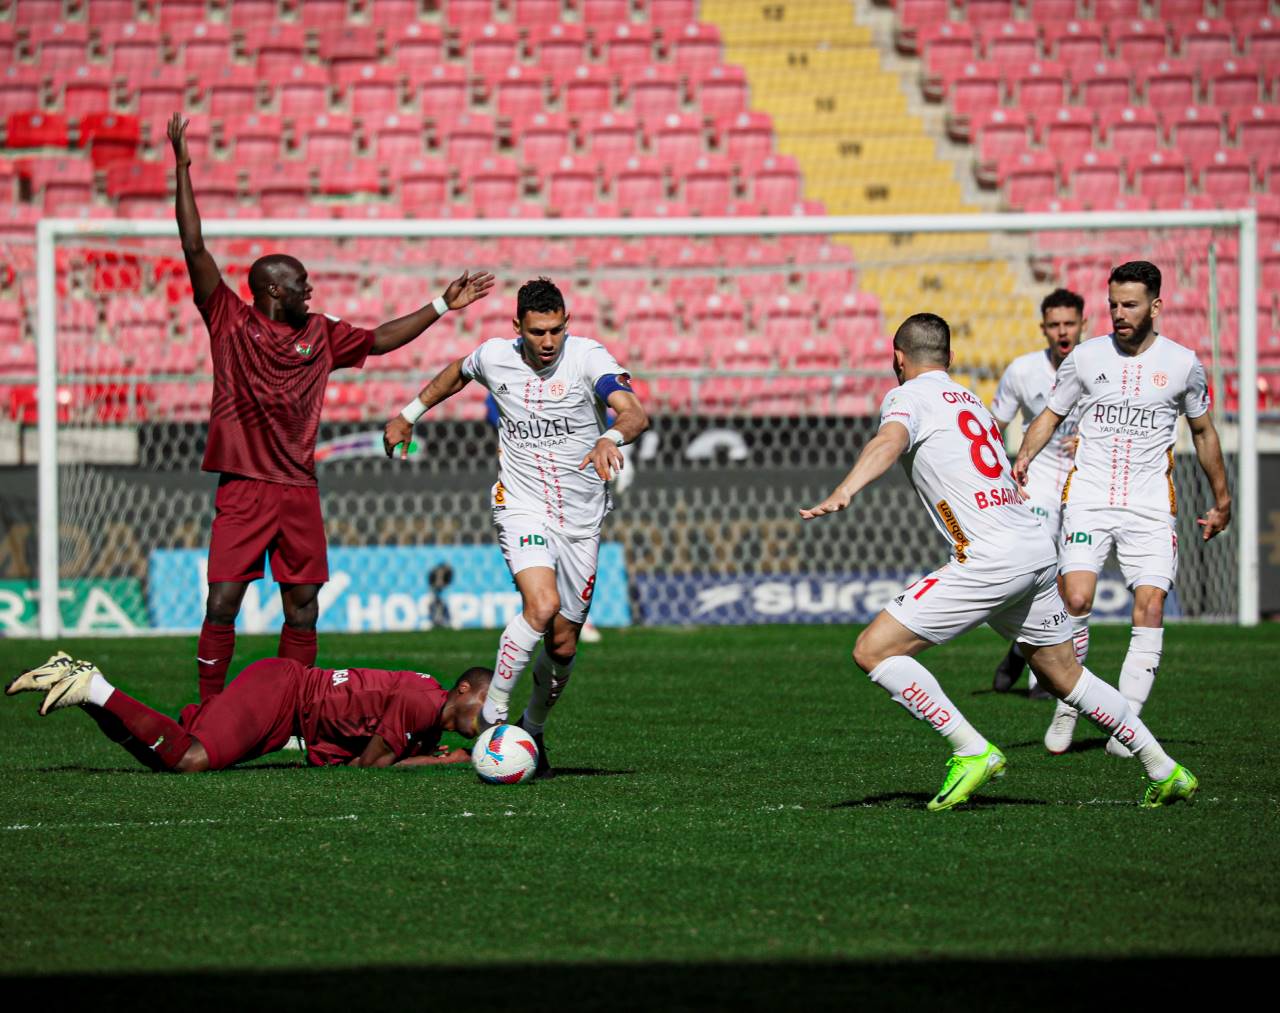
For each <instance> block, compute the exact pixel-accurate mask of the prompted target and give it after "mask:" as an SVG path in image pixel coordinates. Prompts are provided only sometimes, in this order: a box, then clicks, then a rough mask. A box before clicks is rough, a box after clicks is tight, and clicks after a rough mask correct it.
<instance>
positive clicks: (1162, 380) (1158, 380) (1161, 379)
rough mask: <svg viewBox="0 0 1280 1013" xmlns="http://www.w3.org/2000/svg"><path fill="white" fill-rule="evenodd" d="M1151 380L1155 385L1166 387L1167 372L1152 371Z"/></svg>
mask: <svg viewBox="0 0 1280 1013" xmlns="http://www.w3.org/2000/svg"><path fill="white" fill-rule="evenodd" d="M1151 382H1152V383H1154V384H1155V385H1156V386H1157V387H1167V386H1169V374H1168V373H1153V374H1152V375H1151Z"/></svg>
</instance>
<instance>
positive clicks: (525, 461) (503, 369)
mask: <svg viewBox="0 0 1280 1013" xmlns="http://www.w3.org/2000/svg"><path fill="white" fill-rule="evenodd" d="M619 374H624V370H623V369H622V367H621V366H619V365H618V363H617V360H616V359H614V357H613V356H612V355H610V354H609V352H608V350H607V349H606V348H605V347H604V346H603V345H602V344H600V343H599V342H598V341H592V340H591V339H590V338H582V337H578V336H577V335H575V334H571V335H566V336H565V339H564V347H563V348H562V349H561V351H560V357H559V358H558V359H556V361H555V362H554V363H553V364H552V365H550V366H548V367H547V368H546V369H542V370H535V369H533V367H531V366H530V365H529V364H528V363H527V362H525V360H524V358H523V356H521V354H520V339H518V338H490V339H489V340H488V341H486V342H484V343H483V344H482V345H480V347H478V348H477V349H476V350H475V351H473V352H472V353H471V354H470V355H468V356H467V357H466V359H464V360H463V363H462V375H463V376H465V377H466V378H467V379H469V380H475V381H476V382H478V383H480V384H483V385H484V386H485V387H487V388H488V389H489V392H490V393H491V394H493V399H494V401H496V402H497V404H498V417H499V420H498V442H499V446H500V447H501V448H502V461H501V465H500V467H499V475H498V485H497V486H496V487H495V490H494V508H495V509H505V510H510V511H513V512H519V513H528V514H534V515H536V516H538V517H541V518H543V519H544V520H545V522H546V523H547V524H548V525H549V526H551V527H553V528H554V529H556V530H558V531H560V532H562V533H563V534H565V535H568V536H569V537H570V538H587V537H590V536H592V535H595V534H597V533H598V532H599V530H600V522H601V521H603V520H604V516H605V514H606V513H608V511H609V509H610V508H611V506H612V503H611V501H610V498H609V489H608V486H607V484H606V483H604V482H602V481H601V480H600V476H599V475H597V474H596V472H595V469H594V468H593V467H591V465H587V467H586V468H582V469H579V467H578V465H579V464H581V463H582V459H583V458H584V457H585V456H586V455H587V454H588V453H589V452H590V450H591V448H592V447H594V446H595V444H596V441H597V440H598V439H599V438H600V434H601V433H603V432H604V431H605V406H604V404H603V403H602V402H601V401H600V399H599V398H598V397H597V396H596V390H595V387H596V382H597V381H598V380H600V379H601V378H602V377H604V376H609V375H614V376H617V375H619Z"/></svg>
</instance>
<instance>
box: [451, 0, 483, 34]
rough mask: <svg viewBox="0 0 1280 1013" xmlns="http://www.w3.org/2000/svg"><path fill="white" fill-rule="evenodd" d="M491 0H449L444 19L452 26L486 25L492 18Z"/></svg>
mask: <svg viewBox="0 0 1280 1013" xmlns="http://www.w3.org/2000/svg"><path fill="white" fill-rule="evenodd" d="M493 13H494V12H493V0H449V3H448V4H447V5H446V7H445V20H446V21H447V22H448V24H449V25H450V26H451V27H453V28H458V27H461V26H476V25H486V24H488V23H489V22H491V21H492V20H493Z"/></svg>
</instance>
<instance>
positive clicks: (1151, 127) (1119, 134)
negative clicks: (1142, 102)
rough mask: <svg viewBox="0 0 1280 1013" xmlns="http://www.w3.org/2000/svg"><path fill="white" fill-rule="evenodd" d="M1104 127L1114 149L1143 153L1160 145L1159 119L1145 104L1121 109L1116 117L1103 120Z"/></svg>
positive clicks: (1108, 140)
mask: <svg viewBox="0 0 1280 1013" xmlns="http://www.w3.org/2000/svg"><path fill="white" fill-rule="evenodd" d="M1102 127H1103V130H1104V135H1103V136H1104V139H1105V140H1106V142H1107V143H1108V144H1109V145H1110V146H1111V148H1112V150H1113V151H1118V152H1121V153H1125V154H1128V153H1131V152H1132V153H1142V152H1146V151H1150V150H1151V149H1153V148H1158V147H1159V146H1160V127H1159V120H1158V118H1157V117H1156V114H1155V111H1154V110H1152V109H1148V108H1146V107H1145V106H1136V107H1129V108H1125V109H1121V110H1120V111H1119V112H1118V113H1117V114H1116V115H1115V117H1114V118H1107V119H1105V120H1103V121H1102Z"/></svg>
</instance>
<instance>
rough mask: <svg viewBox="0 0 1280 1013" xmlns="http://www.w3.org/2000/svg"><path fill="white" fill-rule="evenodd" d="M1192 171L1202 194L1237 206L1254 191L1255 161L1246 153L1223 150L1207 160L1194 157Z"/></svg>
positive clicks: (1214, 153)
mask: <svg viewBox="0 0 1280 1013" xmlns="http://www.w3.org/2000/svg"><path fill="white" fill-rule="evenodd" d="M1191 171H1192V174H1193V175H1194V176H1196V177H1197V178H1198V181H1199V185H1200V189H1201V191H1202V192H1204V193H1207V194H1212V195H1213V196H1214V197H1216V198H1218V199H1219V200H1222V199H1224V198H1230V203H1231V204H1233V205H1234V204H1235V203H1236V201H1237V200H1239V199H1240V198H1241V197H1242V196H1243V195H1244V194H1247V193H1248V192H1249V191H1250V190H1252V189H1253V160H1252V159H1251V158H1250V157H1249V155H1248V154H1247V153H1246V152H1243V151H1230V150H1226V149H1224V150H1221V151H1215V152H1213V153H1212V154H1211V155H1209V156H1208V157H1207V158H1205V157H1193V158H1192V159H1191Z"/></svg>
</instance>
